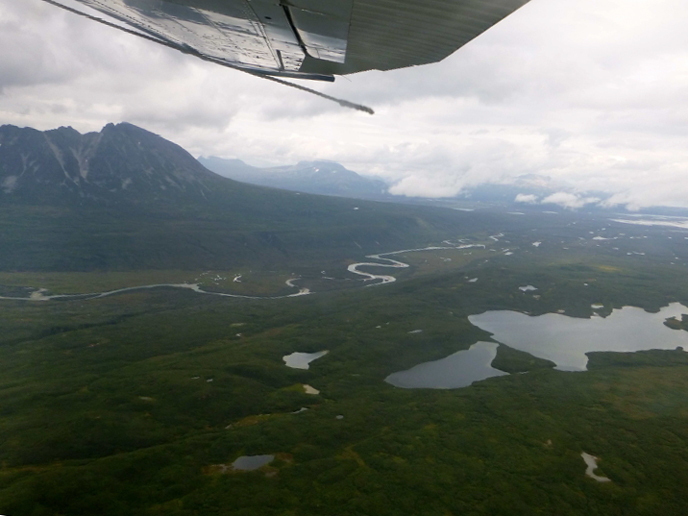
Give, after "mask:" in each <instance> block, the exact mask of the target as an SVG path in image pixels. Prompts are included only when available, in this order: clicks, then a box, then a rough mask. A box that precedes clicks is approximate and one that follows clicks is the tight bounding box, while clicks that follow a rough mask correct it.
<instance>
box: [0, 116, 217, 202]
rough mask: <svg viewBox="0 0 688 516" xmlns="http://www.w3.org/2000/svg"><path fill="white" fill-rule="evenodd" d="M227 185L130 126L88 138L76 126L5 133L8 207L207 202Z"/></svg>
mask: <svg viewBox="0 0 688 516" xmlns="http://www.w3.org/2000/svg"><path fill="white" fill-rule="evenodd" d="M222 181H223V179H221V178H219V177H218V176H217V175H216V174H213V173H212V172H210V171H208V170H207V169H206V168H204V167H203V166H202V165H200V163H198V162H197V161H196V160H195V159H194V158H193V157H192V156H191V155H190V154H189V153H188V152H186V151H185V150H184V149H182V148H181V147H179V146H178V145H175V144H174V143H172V142H169V141H167V140H165V139H164V138H161V137H160V136H157V135H155V134H153V133H150V132H148V131H145V130H143V129H141V128H139V127H136V126H134V125H131V124H128V123H121V124H117V125H114V124H108V125H106V126H105V127H104V128H103V129H102V131H100V132H99V133H95V132H92V133H86V134H83V135H82V134H80V133H79V132H77V131H76V130H74V129H72V128H71V127H60V128H59V129H54V130H50V131H45V132H41V131H37V130H35V129H31V128H18V127H14V126H10V125H5V126H1V127H0V192H1V194H0V195H1V198H2V199H3V200H6V201H9V200H23V201H31V200H37V199H41V200H44V201H48V200H50V201H54V202H58V201H59V202H74V201H77V200H81V201H95V202H99V203H102V202H106V203H116V202H122V201H146V202H151V201H157V200H178V199H180V198H189V199H192V198H196V199H203V198H207V197H208V196H212V193H213V191H214V190H215V189H216V188H217V186H218V185H219V184H220V182H222Z"/></svg>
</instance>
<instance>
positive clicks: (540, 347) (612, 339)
mask: <svg viewBox="0 0 688 516" xmlns="http://www.w3.org/2000/svg"><path fill="white" fill-rule="evenodd" d="M681 314H688V307H685V306H683V305H681V304H680V303H672V304H670V305H669V306H665V307H664V308H662V309H661V310H660V311H659V312H657V313H650V312H646V311H645V310H643V309H642V308H636V307H633V306H625V307H623V308H621V309H619V310H614V311H612V313H611V314H610V315H609V316H607V317H605V318H602V317H600V316H597V315H595V316H593V317H592V318H590V319H581V318H576V317H568V316H566V315H562V314H544V315H538V316H534V317H533V316H529V315H526V314H523V313H520V312H511V311H508V310H499V311H489V312H485V313H482V314H479V315H471V316H469V317H468V320H469V321H470V322H471V323H472V324H474V325H475V326H478V327H479V328H482V329H483V330H485V331H488V332H490V333H492V338H493V339H494V340H496V341H498V342H501V343H503V344H506V345H507V346H509V347H512V348H515V349H518V350H521V351H525V352H527V353H530V354H531V355H533V356H536V357H539V358H546V359H548V360H551V361H552V362H554V363H555V364H556V365H557V366H556V367H557V369H560V370H563V371H585V370H586V365H587V363H588V357H586V356H585V354H586V353H589V352H591V351H616V352H632V351H641V350H648V349H675V348H676V347H677V346H682V347H684V348H688V332H686V331H683V330H672V329H670V328H668V327H666V326H665V325H664V321H665V320H666V319H667V318H669V317H676V318H678V319H679V320H680V319H681Z"/></svg>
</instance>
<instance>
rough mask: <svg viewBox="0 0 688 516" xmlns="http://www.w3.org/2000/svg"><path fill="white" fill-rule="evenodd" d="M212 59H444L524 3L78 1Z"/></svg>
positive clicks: (248, 64)
mask: <svg viewBox="0 0 688 516" xmlns="http://www.w3.org/2000/svg"><path fill="white" fill-rule="evenodd" d="M77 1H78V2H80V3H82V4H84V5H86V6H88V7H91V8H93V9H96V10H98V11H100V12H102V13H105V14H107V15H109V16H110V17H112V18H115V19H117V20H119V21H120V22H124V23H126V24H127V25H128V26H130V27H133V28H135V29H137V30H138V31H141V32H144V33H146V34H148V35H150V36H154V37H156V38H158V39H160V40H162V41H165V42H167V43H170V44H172V45H174V46H176V47H178V48H185V49H189V50H191V51H192V52H193V53H196V54H199V55H202V56H206V57H208V58H210V59H213V60H215V61H220V62H223V63H227V64H230V65H232V66H235V67H238V68H243V69H246V70H250V71H254V72H259V73H266V74H270V75H286V76H297V77H298V76H303V77H304V78H323V76H331V75H344V74H349V73H355V72H360V71H363V70H371V69H378V70H390V69H394V68H403V67H406V66H413V65H418V64H425V63H431V62H436V61H440V60H442V59H444V58H445V57H447V56H448V55H449V54H451V53H452V52H454V51H455V50H456V49H457V48H459V47H461V46H463V45H464V44H466V43H467V42H468V41H470V40H471V39H473V38H475V37H476V36H478V35H479V34H481V33H482V32H484V31H485V30H487V29H488V28H490V27H491V26H492V25H494V24H495V23H497V22H498V21H500V20H501V19H502V18H504V17H506V16H508V15H509V14H510V13H512V12H513V11H515V10H516V9H518V8H519V7H521V6H522V5H524V4H525V3H527V2H528V0H281V1H280V0H77Z"/></svg>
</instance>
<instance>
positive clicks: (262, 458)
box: [232, 455, 275, 471]
mask: <svg viewBox="0 0 688 516" xmlns="http://www.w3.org/2000/svg"><path fill="white" fill-rule="evenodd" d="M273 460H275V456H274V455H244V456H242V457H239V458H238V459H237V460H235V461H234V462H232V467H233V468H234V469H236V470H239V471H253V470H254V469H260V468H262V467H263V466H265V465H266V464H270V463H271V462H272V461H273Z"/></svg>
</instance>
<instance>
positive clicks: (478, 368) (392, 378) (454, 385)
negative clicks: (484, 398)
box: [385, 342, 508, 389]
mask: <svg viewBox="0 0 688 516" xmlns="http://www.w3.org/2000/svg"><path fill="white" fill-rule="evenodd" d="M497 346H498V344H496V343H494V342H476V343H475V344H473V345H472V346H471V347H470V348H469V349H466V350H463V351H457V352H456V353H454V354H452V355H449V356H448V357H445V358H442V359H440V360H434V361H432V362H425V363H422V364H418V365H417V366H414V367H412V368H411V369H408V370H406V371H399V372H397V373H393V374H391V375H389V376H388V377H387V378H385V381H386V382H387V383H390V384H392V385H394V386H395V387H401V388H404V389H419V388H420V389H422V388H424V389H458V388H459V387H467V386H468V385H471V384H472V383H473V382H477V381H480V380H485V379H486V378H490V377H492V376H504V375H506V374H508V373H505V372H504V371H500V370H499V369H495V368H493V367H492V366H491V365H490V364H491V363H492V360H494V358H495V356H497Z"/></svg>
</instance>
